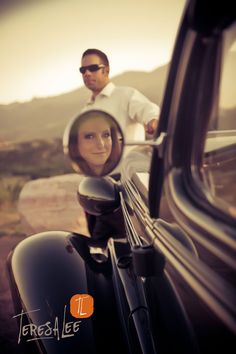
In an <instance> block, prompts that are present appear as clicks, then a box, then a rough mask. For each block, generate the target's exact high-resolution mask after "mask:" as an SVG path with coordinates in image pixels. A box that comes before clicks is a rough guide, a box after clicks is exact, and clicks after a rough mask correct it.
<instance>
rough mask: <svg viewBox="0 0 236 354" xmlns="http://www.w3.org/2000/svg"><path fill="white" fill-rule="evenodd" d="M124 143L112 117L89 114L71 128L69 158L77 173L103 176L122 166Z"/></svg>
mask: <svg viewBox="0 0 236 354" xmlns="http://www.w3.org/2000/svg"><path fill="white" fill-rule="evenodd" d="M121 142H122V141H121V134H119V133H118V130H117V127H116V125H115V123H114V122H113V119H111V117H110V115H109V114H107V113H105V112H101V111H95V110H93V111H87V112H85V113H83V114H82V115H80V116H79V117H78V119H76V120H75V121H74V123H73V124H72V127H71V131H70V137H69V154H70V157H71V159H72V161H73V162H74V163H75V164H76V166H75V167H76V169H77V170H79V171H81V172H83V173H84V174H86V175H89V176H104V175H106V174H108V173H109V172H111V171H112V170H113V169H114V168H115V166H116V165H117V163H118V162H119V160H120V157H121Z"/></svg>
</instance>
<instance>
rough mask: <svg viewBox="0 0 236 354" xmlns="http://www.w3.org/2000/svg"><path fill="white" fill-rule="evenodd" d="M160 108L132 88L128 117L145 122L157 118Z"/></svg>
mask: <svg viewBox="0 0 236 354" xmlns="http://www.w3.org/2000/svg"><path fill="white" fill-rule="evenodd" d="M159 115H160V108H159V106H158V105H157V104H155V103H153V102H151V101H150V100H149V99H148V98H147V97H145V96H144V95H143V94H142V93H141V92H139V91H137V90H134V91H133V93H132V95H131V96H130V100H129V117H130V118H131V119H133V120H135V121H136V122H139V123H142V124H147V123H148V122H149V121H150V120H151V119H153V118H156V119H159Z"/></svg>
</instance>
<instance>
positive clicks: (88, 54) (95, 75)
mask: <svg viewBox="0 0 236 354" xmlns="http://www.w3.org/2000/svg"><path fill="white" fill-rule="evenodd" d="M109 71H110V68H109V61H108V58H107V56H106V54H105V53H103V52H102V51H100V50H98V49H87V50H86V51H85V52H84V53H83V55H82V60H81V67H80V72H81V74H82V75H83V81H84V84H85V86H86V87H87V88H88V89H89V90H90V91H91V92H92V95H91V97H90V100H89V101H88V102H87V104H86V106H85V107H84V108H83V109H82V112H85V111H87V110H91V109H98V110H99V109H101V110H104V111H106V112H107V113H110V114H111V115H112V116H113V117H114V118H116V119H117V121H118V122H119V124H120V126H121V129H122V130H123V131H124V132H125V137H126V139H129V140H141V139H144V138H145V132H146V134H151V135H152V134H153V133H154V131H155V129H156V127H157V123H158V118H159V111H160V109H159V107H158V106H157V105H156V104H154V103H152V102H151V101H149V100H148V99H147V98H146V97H145V96H144V95H143V94H141V93H140V92H139V91H137V90H136V89H134V88H131V87H124V86H123V87H120V86H115V85H114V84H113V83H112V82H111V81H110V79H109ZM143 127H144V128H145V132H144V129H143ZM113 177H114V176H113ZM85 214H86V218H87V222H88V229H89V231H90V234H91V236H92V240H94V241H96V240H98V239H99V240H100V239H103V240H104V239H105V240H106V239H107V237H109V236H113V237H116V236H118V237H121V236H124V235H125V227H124V224H123V217H122V212H121V210H120V209H118V210H117V211H116V215H112V217H109V216H107V215H105V216H99V217H95V216H93V215H90V214H88V213H85Z"/></svg>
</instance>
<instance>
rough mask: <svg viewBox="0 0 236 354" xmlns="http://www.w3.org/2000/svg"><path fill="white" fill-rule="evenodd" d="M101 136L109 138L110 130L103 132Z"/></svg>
mask: <svg viewBox="0 0 236 354" xmlns="http://www.w3.org/2000/svg"><path fill="white" fill-rule="evenodd" d="M102 136H103V138H110V136H111V133H110V132H104V133H103V135H102Z"/></svg>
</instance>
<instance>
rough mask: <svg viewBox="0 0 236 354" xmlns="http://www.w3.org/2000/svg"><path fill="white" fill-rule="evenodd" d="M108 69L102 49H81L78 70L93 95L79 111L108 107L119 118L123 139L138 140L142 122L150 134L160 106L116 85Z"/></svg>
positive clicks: (133, 90)
mask: <svg viewBox="0 0 236 354" xmlns="http://www.w3.org/2000/svg"><path fill="white" fill-rule="evenodd" d="M109 71H110V67H109V61H108V58H107V56H106V54H105V53H103V52H102V51H100V50H98V49H87V50H86V51H85V52H84V53H83V55H82V60H81V67H80V72H81V74H82V75H83V81H84V84H85V86H86V87H87V88H88V89H89V90H90V91H91V92H92V96H91V98H90V100H89V101H88V103H87V105H86V106H85V107H84V108H83V110H82V112H84V111H86V110H90V109H102V110H105V111H107V112H108V113H110V114H111V115H112V116H114V117H115V118H116V119H117V120H118V122H119V123H120V125H121V128H122V130H123V131H124V132H125V135H126V139H130V140H131V139H132V140H133V139H137V140H141V139H142V138H143V137H142V138H141V139H140V131H141V129H140V128H141V127H140V125H141V124H142V125H143V126H144V127H145V132H146V133H147V134H153V133H154V131H155V129H156V127H157V123H158V118H159V112H160V109H159V107H158V106H157V105H156V104H154V103H152V102H151V101H149V100H148V99H147V98H146V97H145V96H144V95H143V94H141V93H140V92H139V91H137V90H136V89H134V88H131V87H125V86H115V85H114V84H113V83H112V82H111V81H110V79H109ZM142 131H143V128H142ZM142 135H143V136H144V131H143V134H142Z"/></svg>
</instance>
